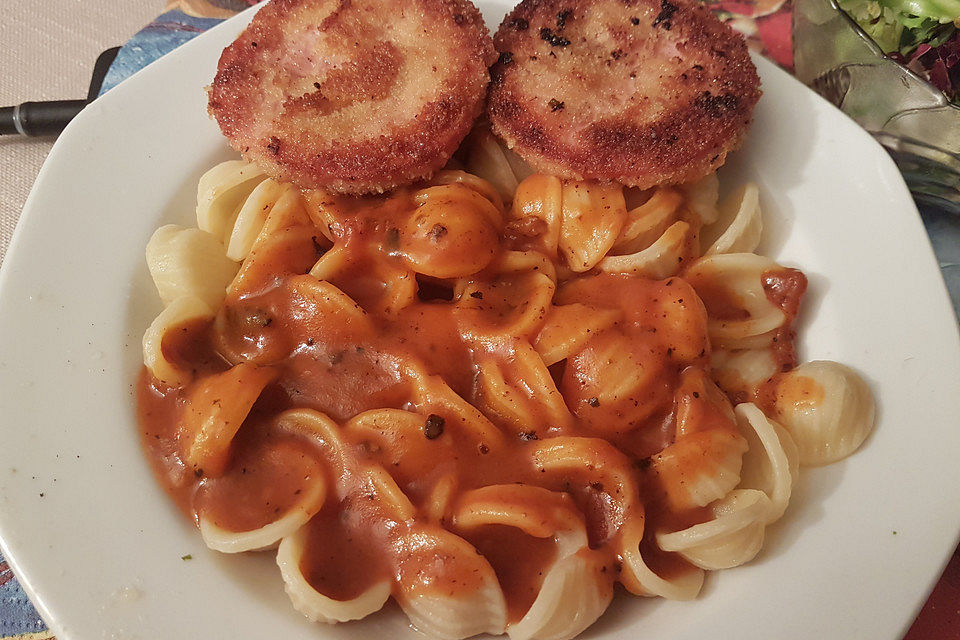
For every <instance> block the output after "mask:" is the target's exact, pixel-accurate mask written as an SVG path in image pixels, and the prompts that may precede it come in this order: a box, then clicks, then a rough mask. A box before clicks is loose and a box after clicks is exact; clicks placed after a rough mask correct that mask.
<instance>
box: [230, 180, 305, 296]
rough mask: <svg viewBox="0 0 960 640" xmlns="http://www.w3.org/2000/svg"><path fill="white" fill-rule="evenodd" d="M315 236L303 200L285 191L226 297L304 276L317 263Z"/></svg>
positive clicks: (245, 293)
mask: <svg viewBox="0 0 960 640" xmlns="http://www.w3.org/2000/svg"><path fill="white" fill-rule="evenodd" d="M318 237H319V234H318V233H317V229H316V227H314V225H313V222H312V221H311V220H310V216H309V215H308V214H307V211H306V207H305V206H304V204H303V198H301V197H300V196H299V195H298V193H297V192H296V191H294V190H292V189H291V190H288V191H286V192H285V194H284V196H283V197H282V198H281V199H280V201H278V202H277V203H276V204H275V205H274V206H273V207H272V208H271V209H270V213H269V215H268V216H267V219H266V221H265V222H264V223H263V225H262V228H261V229H260V232H259V235H257V236H256V239H255V240H254V242H253V245H252V247H250V250H249V253H247V255H246V257H245V258H244V259H243V264H242V265H241V266H240V271H239V272H238V273H237V277H236V278H234V279H233V282H231V283H230V286H229V287H228V289H227V294H228V295H233V296H238V297H242V296H244V295H254V294H256V293H259V292H261V291H263V290H264V289H267V288H270V287H273V286H275V285H276V284H277V282H278V281H280V280H281V279H282V278H284V277H286V276H290V275H293V274H303V273H306V272H307V271H308V270H309V269H310V267H311V266H312V265H313V264H314V263H315V262H316V261H317V248H318V246H319V245H318V242H317V238H318ZM278 264H279V265H282V268H281V269H279V270H278V268H277V267H278Z"/></svg>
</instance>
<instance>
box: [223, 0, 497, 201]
mask: <svg viewBox="0 0 960 640" xmlns="http://www.w3.org/2000/svg"><path fill="white" fill-rule="evenodd" d="M495 60H496V52H495V51H494V49H493V42H492V40H491V39H490V33H489V31H488V30H487V28H486V26H485V25H484V23H483V18H482V17H481V16H480V12H479V11H478V10H477V8H476V7H475V6H474V5H473V4H471V3H470V2H469V0H272V2H270V3H269V4H267V5H266V6H264V7H263V8H262V9H261V10H260V11H259V13H257V15H256V16H255V17H254V18H253V22H251V23H250V26H249V27H247V29H246V30H245V31H244V32H243V33H242V34H241V35H240V36H239V37H238V38H237V40H236V41H235V42H234V43H233V44H231V45H230V46H228V47H227V48H226V49H224V51H223V55H222V56H221V57H220V63H219V65H218V69H217V75H216V78H215V79H214V81H213V85H212V86H211V87H210V90H209V110H210V114H211V115H213V116H214V117H215V118H216V119H217V122H218V123H219V124H220V129H221V130H222V131H223V134H224V135H225V136H226V137H227V138H228V139H229V140H230V144H231V145H232V146H233V147H234V148H235V149H237V150H238V151H239V152H240V153H241V154H243V156H244V157H246V158H247V159H249V160H252V161H254V162H256V163H257V164H258V165H259V166H260V167H261V168H262V169H263V170H264V171H265V172H266V173H267V174H269V175H270V176H272V177H273V178H276V179H277V180H281V181H284V182H292V183H294V184H296V185H298V186H300V187H303V188H326V189H330V190H333V191H339V192H343V193H370V192H380V191H386V190H388V189H391V188H393V187H396V186H399V185H402V184H406V183H409V182H413V181H415V180H418V179H421V178H425V177H429V176H430V175H431V174H433V172H434V171H436V170H437V169H439V168H440V167H442V166H443V165H444V164H445V163H446V161H447V160H448V159H449V158H450V156H451V154H452V153H453V152H454V151H455V150H456V148H457V145H459V144H460V141H461V140H463V138H464V136H466V135H467V133H468V132H469V131H470V127H471V125H472V124H473V121H474V119H475V118H476V117H477V115H479V113H480V112H481V110H482V109H483V101H484V98H485V93H486V87H487V83H488V81H489V74H488V71H487V69H488V67H489V66H490V65H491V64H492V63H493V62H494V61H495Z"/></svg>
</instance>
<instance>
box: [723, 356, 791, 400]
mask: <svg viewBox="0 0 960 640" xmlns="http://www.w3.org/2000/svg"><path fill="white" fill-rule="evenodd" d="M710 366H711V371H712V374H713V378H714V380H716V382H717V384H718V385H719V386H720V388H721V389H723V390H724V391H726V392H727V393H728V394H739V395H740V396H741V397H742V398H751V397H753V394H754V392H755V391H756V389H757V387H759V386H760V385H761V384H762V383H763V382H765V381H766V380H768V379H769V378H770V377H771V376H773V375H774V374H775V373H777V372H778V371H779V370H780V368H779V367H778V366H777V361H776V358H774V355H773V352H772V351H771V350H769V349H744V350H742V351H727V350H723V349H717V350H715V351H714V352H713V353H712V354H710Z"/></svg>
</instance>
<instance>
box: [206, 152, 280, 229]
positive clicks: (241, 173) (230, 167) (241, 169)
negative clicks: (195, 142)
mask: <svg viewBox="0 0 960 640" xmlns="http://www.w3.org/2000/svg"><path fill="white" fill-rule="evenodd" d="M266 177H267V176H266V174H264V173H263V171H261V170H260V168H259V167H258V166H257V165H255V164H253V163H252V162H247V161H246V160H228V161H227V162H222V163H220V164H218V165H217V166H215V167H213V168H212V169H210V170H209V171H207V172H206V173H205V174H203V176H201V177H200V182H199V183H198V184H197V226H198V227H200V228H201V229H202V230H204V231H206V232H208V233H212V234H213V235H214V236H215V237H216V238H217V239H218V240H219V241H220V242H223V243H224V244H226V242H227V239H228V238H229V237H230V233H231V231H232V229H233V223H234V221H236V219H237V213H238V212H239V211H240V207H241V206H243V203H244V201H245V200H246V199H247V196H249V195H250V192H251V191H253V189H254V188H255V187H256V186H257V185H258V184H260V182H262V181H263V180H264V179H266Z"/></svg>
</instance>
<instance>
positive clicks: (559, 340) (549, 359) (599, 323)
mask: <svg viewBox="0 0 960 640" xmlns="http://www.w3.org/2000/svg"><path fill="white" fill-rule="evenodd" d="M622 315H623V314H622V313H621V312H620V311H619V310H618V309H597V308H594V307H589V306H587V305H584V304H580V303H576V302H575V303H573V304H565V305H553V306H551V307H550V310H549V312H548V313H547V319H546V321H545V322H544V324H543V327H542V328H541V329H540V333H538V334H537V338H536V340H535V341H534V346H535V347H536V349H537V353H539V354H540V357H542V358H543V363H544V364H545V365H547V366H548V367H549V366H550V365H552V364H554V363H557V362H560V361H561V360H563V359H565V358H568V357H570V356H572V355H573V354H575V353H578V352H579V351H580V350H581V349H583V347H585V346H586V344H587V343H588V342H589V341H590V340H592V339H593V338H594V337H595V336H597V335H598V334H599V333H600V332H602V331H603V330H604V329H608V328H610V327H611V326H613V324H614V323H615V322H617V320H619V319H620V317H621V316H622Z"/></svg>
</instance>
